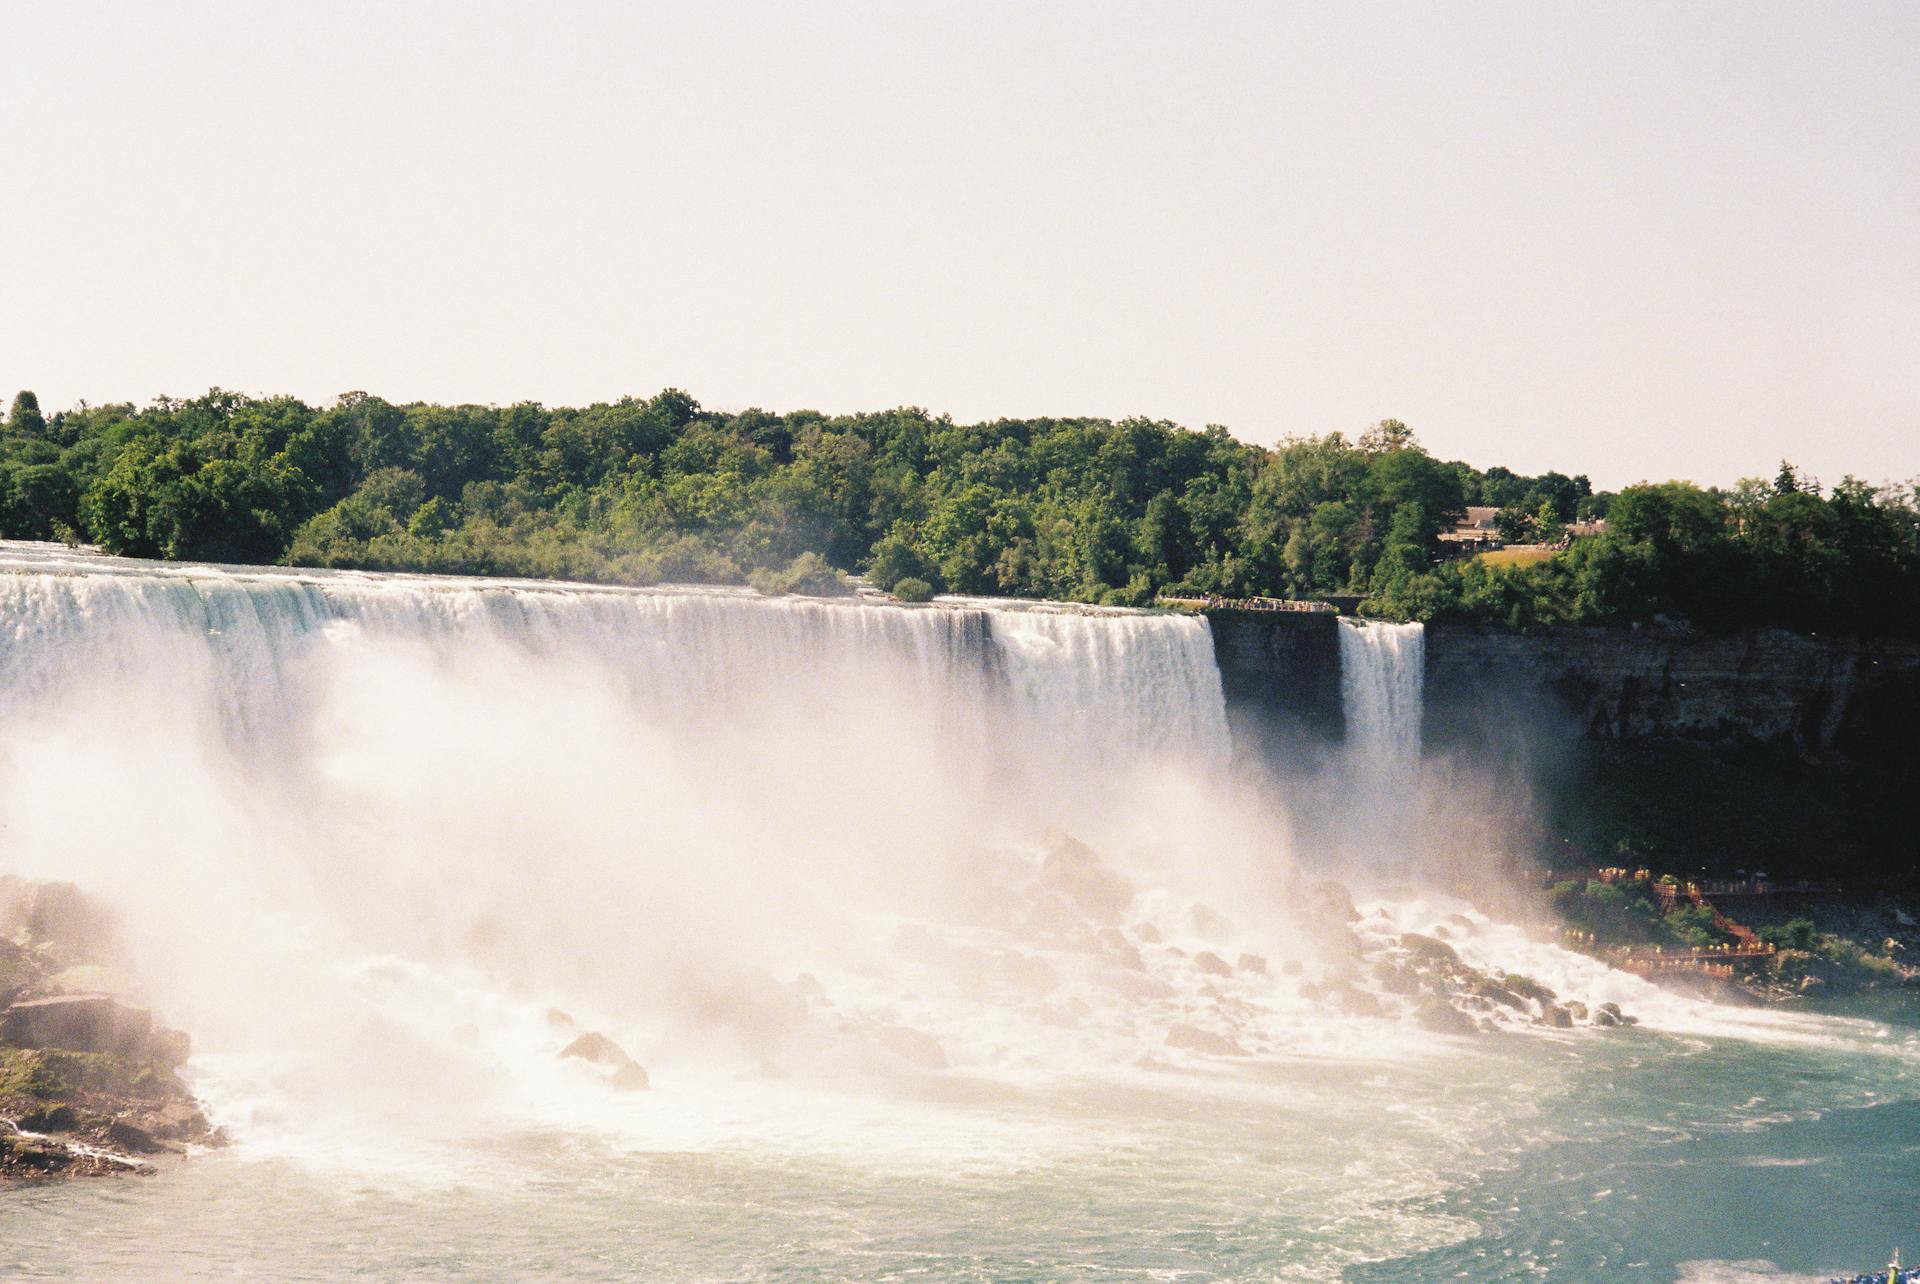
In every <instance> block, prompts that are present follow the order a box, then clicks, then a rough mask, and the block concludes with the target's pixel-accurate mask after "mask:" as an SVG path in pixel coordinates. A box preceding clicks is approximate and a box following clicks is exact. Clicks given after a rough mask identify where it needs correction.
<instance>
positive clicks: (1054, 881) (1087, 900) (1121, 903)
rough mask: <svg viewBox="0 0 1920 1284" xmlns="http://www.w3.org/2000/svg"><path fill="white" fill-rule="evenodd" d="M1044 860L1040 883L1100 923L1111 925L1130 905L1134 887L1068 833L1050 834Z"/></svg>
mask: <svg viewBox="0 0 1920 1284" xmlns="http://www.w3.org/2000/svg"><path fill="white" fill-rule="evenodd" d="M1046 849H1047V855H1046V859H1045V860H1043V861H1042V862H1041V863H1040V883H1041V886H1043V887H1045V888H1047V889H1048V890H1049V891H1053V892H1057V893H1059V894H1060V895H1062V896H1064V897H1065V898H1066V899H1068V900H1069V901H1072V902H1073V903H1074V904H1075V905H1077V906H1079V908H1080V911H1081V912H1082V913H1083V914H1085V915H1087V917H1089V918H1092V919H1094V920H1096V921H1099V922H1112V921H1114V920H1116V919H1118V917H1119V915H1120V912H1121V911H1122V910H1124V909H1126V908H1127V906H1128V905H1131V904H1132V903H1133V888H1131V887H1129V886H1128V885H1127V881H1126V880H1125V879H1123V878H1121V877H1120V876H1119V875H1118V874H1116V873H1114V872H1113V871H1112V870H1110V869H1108V868H1107V867H1106V866H1104V865H1102V864H1101V863H1100V858H1099V857H1098V856H1096V855H1094V852H1093V849H1092V848H1091V847H1089V846H1087V845H1086V844H1085V843H1083V842H1081V841H1080V840H1079V839H1077V838H1075V837H1074V836H1073V835H1071V834H1066V833H1062V832H1060V831H1059V830H1053V831H1050V832H1049V833H1048V834H1047V838H1046Z"/></svg>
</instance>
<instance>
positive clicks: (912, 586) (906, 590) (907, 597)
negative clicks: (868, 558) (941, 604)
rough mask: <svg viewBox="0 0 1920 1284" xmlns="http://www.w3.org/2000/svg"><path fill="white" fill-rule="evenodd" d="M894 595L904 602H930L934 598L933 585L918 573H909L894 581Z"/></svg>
mask: <svg viewBox="0 0 1920 1284" xmlns="http://www.w3.org/2000/svg"><path fill="white" fill-rule="evenodd" d="M893 595H894V596H895V597H897V598H899V599H900V600H901V601H902V602H930V601H932V600H933V585H931V584H929V583H927V582H926V581H925V580H923V579H921V578H919V577H918V576H916V575H909V576H906V577H905V578H903V579H898V580H895V581H894V584H893Z"/></svg>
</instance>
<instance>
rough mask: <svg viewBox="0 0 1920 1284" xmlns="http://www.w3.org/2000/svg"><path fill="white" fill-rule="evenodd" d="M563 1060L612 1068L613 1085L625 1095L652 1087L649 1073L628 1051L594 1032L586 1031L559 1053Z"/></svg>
mask: <svg viewBox="0 0 1920 1284" xmlns="http://www.w3.org/2000/svg"><path fill="white" fill-rule="evenodd" d="M560 1059H561V1060H563V1061H565V1060H570V1059H574V1060H580V1061H587V1062H591V1063H592V1064H594V1065H597V1066H606V1067H609V1068H610V1069H611V1070H612V1071H613V1074H612V1076H611V1080H610V1081H611V1082H612V1084H613V1086H614V1087H616V1088H618V1089H620V1090H621V1091H623V1092H637V1091H640V1090H641V1089H643V1088H649V1087H651V1086H652V1083H651V1081H650V1080H648V1078H647V1072H646V1070H645V1069H644V1068H643V1067H642V1066H641V1065H640V1063H639V1062H638V1061H635V1060H634V1059H633V1058H632V1057H630V1056H628V1055H627V1053H626V1049H624V1048H622V1047H621V1046H620V1045H619V1044H617V1043H615V1042H614V1041H613V1040H612V1039H609V1038H608V1037H607V1036H606V1035H604V1034H601V1033H599V1032H598V1031H595V1030H589V1031H587V1032H586V1033H585V1034H583V1035H581V1036H580V1037H579V1038H577V1039H575V1040H574V1041H573V1042H572V1043H569V1044H568V1045H567V1046H566V1047H564V1048H562V1049H560Z"/></svg>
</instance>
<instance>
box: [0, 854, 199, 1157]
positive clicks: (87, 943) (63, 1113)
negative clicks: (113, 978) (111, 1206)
mask: <svg viewBox="0 0 1920 1284" xmlns="http://www.w3.org/2000/svg"><path fill="white" fill-rule="evenodd" d="M123 962H124V959H123V957H122V951H121V948H120V945H119V942H118V939H117V937H116V936H115V933H114V919H113V916H112V914H111V913H110V912H109V911H108V910H107V908H106V907H105V906H104V905H102V904H101V903H100V902H98V901H96V900H94V899H93V898H92V897H90V896H88V895H87V894H85V893H84V892H82V891H80V889H79V888H77V887H74V886H73V885H72V884H70V883H31V882H27V881H25V880H22V879H19V878H14V877H11V876H8V877H5V878H0V1180H5V1179H9V1178H25V1177H55V1176H80V1175H92V1174H100V1173H119V1172H136V1173H151V1172H154V1171H155V1170H156V1165H157V1163H158V1162H161V1161H166V1160H170V1159H174V1158H177V1157H178V1156H180V1155H182V1154H184V1153H185V1152H186V1150H187V1147H188V1146H189V1145H217V1144H219V1143H220V1142H222V1141H223V1140H224V1138H223V1137H222V1135H221V1134H220V1133H219V1132H218V1131H217V1130H216V1129H215V1128H213V1126H212V1125H211V1124H210V1123H209V1122H208V1121H207V1118H206V1116H205V1115H204V1114H202V1113H201V1110H200V1106H199V1103H197V1102H196V1101H195V1100H194V1099H193V1095H192V1093H190V1092H189V1091H188V1090H187V1088H186V1085H185V1084H183V1083H182V1082H181V1081H180V1079H179V1077H178V1076H177V1075H175V1074H174V1071H175V1069H176V1068H177V1067H179V1066H180V1065H181V1063H183V1062H184V1061H186V1059H187V1056H188V1053H189V1052H190V1051H191V1045H190V1043H189V1041H188V1039H187V1036H186V1035H185V1034H183V1033H181V1032H180V1031H178V1030H170V1029H167V1028H166V1027H164V1026H160V1025H156V1024H155V1023H154V1020H153V1017H152V1015H151V1014H150V1013H149V1012H148V1011H147V1010H146V1009H144V1008H140V1007H136V1006H134V1005H132V1004H130V1003H128V1002H126V1001H124V1000H123V999H122V998H120V997H118V996H116V995H112V994H100V993H63V992H61V991H62V989H63V988H65V987H66V986H69V985H71V984H72V983H73V981H74V979H75V978H76V977H89V978H98V977H105V976H110V975H117V974H118V972H117V969H118V968H119V966H120V965H121V964H122V963H123Z"/></svg>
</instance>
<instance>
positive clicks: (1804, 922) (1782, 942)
mask: <svg viewBox="0 0 1920 1284" xmlns="http://www.w3.org/2000/svg"><path fill="white" fill-rule="evenodd" d="M1756 935H1758V936H1759V937H1760V939H1761V940H1763V941H1765V942H1766V943H1767V944H1768V945H1771V946H1773V947H1774V948H1775V949H1781V950H1811V949H1813V948H1815V947H1816V946H1817V945H1818V944H1819V937H1818V936H1817V935H1816V934H1815V932H1814V930H1813V922H1812V920H1810V919H1804V918H1796V919H1794V920H1793V921H1792V922H1789V923H1787V924H1785V925H1782V926H1775V927H1763V928H1761V929H1760V930H1759V932H1758V933H1756Z"/></svg>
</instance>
